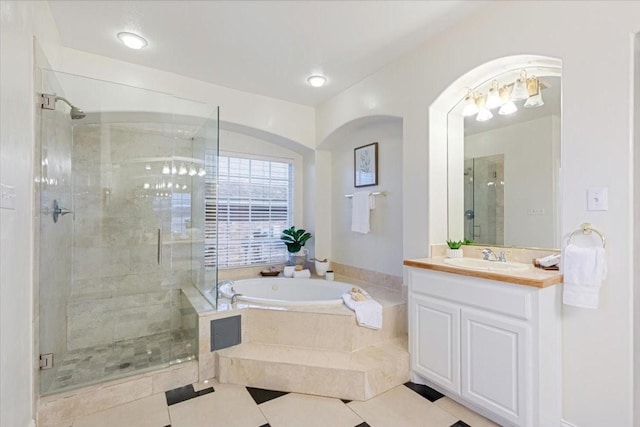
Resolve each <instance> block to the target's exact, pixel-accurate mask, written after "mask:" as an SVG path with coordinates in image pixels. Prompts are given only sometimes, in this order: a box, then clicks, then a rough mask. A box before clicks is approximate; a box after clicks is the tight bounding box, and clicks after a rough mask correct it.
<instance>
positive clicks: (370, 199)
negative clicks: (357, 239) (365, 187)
mask: <svg viewBox="0 0 640 427" xmlns="http://www.w3.org/2000/svg"><path fill="white" fill-rule="evenodd" d="M375 207H376V201H375V197H374V196H373V195H372V194H371V193H370V192H368V191H356V192H355V193H353V204H352V207H351V231H355V232H356V233H362V234H367V233H368V232H369V231H371V229H370V225H369V211H371V210H372V209H375Z"/></svg>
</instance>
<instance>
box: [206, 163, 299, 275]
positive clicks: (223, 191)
mask: <svg viewBox="0 0 640 427" xmlns="http://www.w3.org/2000/svg"><path fill="white" fill-rule="evenodd" d="M209 176H212V175H209V174H208V173H207V177H209ZM206 191H207V202H206V222H207V224H208V227H206V228H205V265H206V266H207V267H215V266H216V261H217V267H218V268H220V269H224V268H233V267H242V266H251V265H259V264H277V263H283V262H285V261H286V259H287V258H286V257H287V251H286V246H285V245H284V243H282V241H281V240H280V235H281V233H282V230H284V229H285V228H288V227H289V226H290V225H289V224H291V219H292V217H293V165H292V163H291V162H288V161H273V160H267V159H256V158H243V157H240V156H238V155H234V156H227V155H220V156H219V157H218V186H217V203H215V200H216V197H215V196H216V194H215V191H216V188H215V184H214V182H213V179H212V178H211V183H210V184H208V185H207V189H206ZM215 221H217V227H216V226H215V225H216V224H215Z"/></svg>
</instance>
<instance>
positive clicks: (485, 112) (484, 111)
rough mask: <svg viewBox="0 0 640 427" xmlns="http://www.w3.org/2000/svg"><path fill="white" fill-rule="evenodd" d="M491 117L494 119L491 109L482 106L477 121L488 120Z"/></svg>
mask: <svg viewBox="0 0 640 427" xmlns="http://www.w3.org/2000/svg"><path fill="white" fill-rule="evenodd" d="M491 119H493V114H491V111H489V109H488V108H481V109H480V111H478V115H477V116H476V121H478V122H486V121H487V120H491Z"/></svg>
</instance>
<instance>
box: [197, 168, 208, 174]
mask: <svg viewBox="0 0 640 427" xmlns="http://www.w3.org/2000/svg"><path fill="white" fill-rule="evenodd" d="M206 174H207V172H205V170H204V168H200V170H199V171H198V176H205V175H206Z"/></svg>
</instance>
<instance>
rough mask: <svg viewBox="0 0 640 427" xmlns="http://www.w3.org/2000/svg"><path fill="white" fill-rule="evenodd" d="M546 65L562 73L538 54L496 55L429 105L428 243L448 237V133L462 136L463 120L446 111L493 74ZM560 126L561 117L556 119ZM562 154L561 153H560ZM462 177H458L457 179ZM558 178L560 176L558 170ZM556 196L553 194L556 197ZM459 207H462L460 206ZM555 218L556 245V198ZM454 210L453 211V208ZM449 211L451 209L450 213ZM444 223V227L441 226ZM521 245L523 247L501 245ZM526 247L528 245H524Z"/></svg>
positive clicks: (558, 64) (554, 60)
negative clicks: (456, 119) (495, 57)
mask: <svg viewBox="0 0 640 427" xmlns="http://www.w3.org/2000/svg"><path fill="white" fill-rule="evenodd" d="M533 67H539V68H548V69H552V70H557V75H559V76H561V74H562V62H561V60H559V59H557V58H553V57H549V56H540V55H514V56H507V57H502V58H498V59H495V60H492V61H489V62H486V63H484V64H482V65H480V66H478V67H476V68H474V69H472V70H470V71H469V72H467V73H465V74H464V75H462V76H460V77H459V78H458V79H456V80H455V81H454V82H453V83H451V85H449V87H447V88H446V89H445V90H444V91H443V92H442V93H441V94H440V96H439V97H438V98H437V99H436V100H435V101H434V102H433V103H432V104H431V106H430V107H429V140H430V142H431V143H430V148H429V153H430V155H429V183H430V184H429V190H430V195H429V201H430V203H429V218H430V221H429V236H430V243H431V244H443V243H444V242H445V241H446V240H447V239H449V236H450V233H451V232H453V230H450V221H449V220H450V209H449V191H448V189H449V175H450V174H449V170H450V164H449V153H448V151H449V150H448V141H449V132H452V133H455V132H458V133H460V134H462V135H464V120H463V118H462V116H460V120H459V123H453V121H452V120H449V117H448V116H449V113H450V112H451V111H452V110H454V109H455V108H456V106H457V105H458V104H459V103H460V101H461V100H462V99H463V98H464V96H465V95H466V94H467V91H468V88H475V87H478V86H482V84H483V83H485V82H487V81H491V80H492V78H493V76H497V75H501V74H503V73H505V72H510V71H513V70H517V69H522V68H533ZM560 128H561V129H562V117H561V119H560ZM560 152H561V153H562V136H561V137H560ZM561 157H562V154H561ZM460 179H462V178H460ZM559 180H560V182H561V175H560V172H559ZM556 199H557V196H556ZM460 208H461V209H462V207H460ZM556 211H557V218H558V220H557V221H556V224H554V228H555V230H554V234H555V235H556V237H555V239H554V240H556V244H557V247H560V242H559V240H558V239H559V237H558V236H559V235H560V234H559V227H560V219H561V212H562V206H561V203H560V201H559V200H557V207H556ZM456 212H457V211H456ZM451 214H453V212H451ZM443 223H446V224H447V227H446V228H445V227H442V224H443ZM505 247H512V248H513V247H523V246H515V245H510V246H505ZM527 248H530V247H527Z"/></svg>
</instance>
